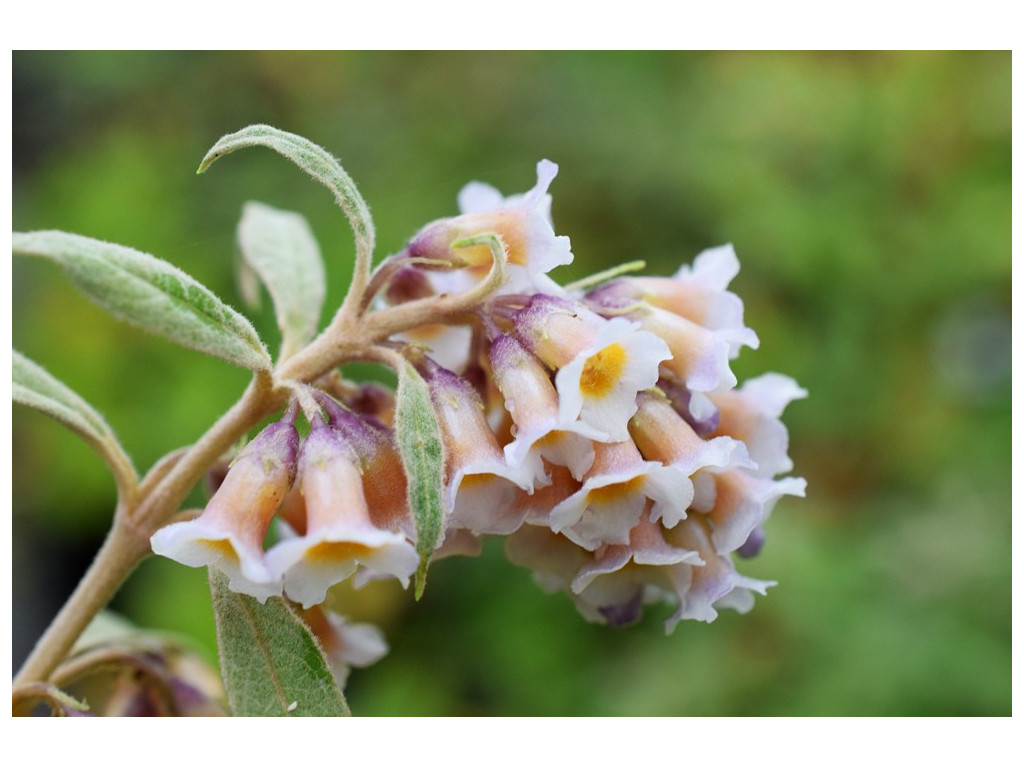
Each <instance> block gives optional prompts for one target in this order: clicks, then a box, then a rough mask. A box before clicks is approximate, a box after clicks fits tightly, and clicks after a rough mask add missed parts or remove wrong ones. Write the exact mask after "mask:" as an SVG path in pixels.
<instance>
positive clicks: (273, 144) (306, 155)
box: [196, 125, 374, 281]
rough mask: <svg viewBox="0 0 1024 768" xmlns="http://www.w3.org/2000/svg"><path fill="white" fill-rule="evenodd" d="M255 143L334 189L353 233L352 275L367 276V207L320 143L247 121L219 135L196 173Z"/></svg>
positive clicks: (369, 240) (369, 252) (370, 250)
mask: <svg viewBox="0 0 1024 768" xmlns="http://www.w3.org/2000/svg"><path fill="white" fill-rule="evenodd" d="M256 146H262V147H267V148H268V149H272V150H274V151H275V152H277V153H278V154H280V155H283V156H284V157H286V158H288V159H289V160H291V161H292V162H293V163H295V164H296V165H297V166H299V168H301V169H302V170H304V171H305V172H306V173H308V174H309V175H310V176H312V177H313V178H314V179H316V181H318V182H320V183H321V184H323V185H324V186H325V187H327V188H328V189H329V190H330V191H331V192H332V193H334V199H335V201H336V202H337V203H338V205H339V206H340V207H341V210H342V211H344V212H345V215H346V216H347V217H348V220H349V224H350V225H351V226H352V231H353V233H354V234H355V238H356V275H357V277H358V279H359V280H360V281H365V280H366V279H368V277H369V271H370V259H371V257H372V255H373V244H374V231H373V219H372V218H371V216H370V209H369V207H368V206H367V205H366V201H365V200H363V196H362V195H360V194H359V190H358V189H356V185H355V182H354V181H352V178H351V177H350V176H349V175H348V174H347V173H346V172H345V169H344V168H342V167H341V163H339V162H338V161H337V159H336V158H334V157H333V156H332V155H331V154H330V153H329V152H327V151H326V150H325V149H324V148H323V147H320V146H318V145H316V144H314V143H313V142H311V141H310V140H309V139H305V138H303V137H302V136H297V135H296V134H294V133H287V132H286V131H282V130H279V129H277V128H274V127H273V126H270V125H250V126H247V127H246V128H243V129H242V130H240V131H236V132H235V133H229V134H228V135H227V136H222V137H221V138H220V139H219V140H218V141H217V143H216V144H214V145H213V146H212V147H211V148H210V151H209V152H207V153H206V157H204V158H203V162H202V163H200V164H199V170H198V171H196V173H204V172H205V171H206V169H207V168H209V167H210V165H212V164H213V162H214V161H215V160H218V159H220V158H221V157H224V155H228V154H231V153H232V152H234V151H236V150H239V149H244V148H245V147H256Z"/></svg>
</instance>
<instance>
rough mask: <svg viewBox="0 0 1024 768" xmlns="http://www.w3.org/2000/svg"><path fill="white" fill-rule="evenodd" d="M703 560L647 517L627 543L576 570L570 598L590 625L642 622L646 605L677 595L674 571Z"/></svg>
mask: <svg viewBox="0 0 1024 768" xmlns="http://www.w3.org/2000/svg"><path fill="white" fill-rule="evenodd" d="M703 562H704V561H703V560H702V559H701V557H700V555H699V554H698V553H697V552H695V551H693V550H691V549H687V548H684V547H678V546H674V545H673V544H670V543H669V542H668V541H666V539H665V535H664V530H663V529H662V528H661V526H659V525H657V524H656V523H652V522H650V521H649V520H648V519H647V518H646V516H645V517H644V518H643V519H642V520H641V521H640V523H639V524H638V525H637V526H636V528H634V529H633V531H632V533H631V535H630V540H629V543H628V545H626V546H609V547H605V548H604V549H602V550H601V551H600V552H598V553H597V555H596V557H595V559H594V560H593V561H592V562H590V563H588V564H587V565H584V566H583V567H582V568H581V569H580V570H579V571H578V572H577V574H576V577H575V578H574V579H573V581H572V584H571V586H570V589H571V594H572V597H573V600H574V602H575V603H576V607H577V608H578V609H579V611H580V613H582V614H583V616H584V617H586V618H587V619H589V620H590V621H597V622H601V623H607V624H611V625H612V626H624V625H626V624H632V623H633V622H635V621H637V620H639V619H640V615H641V612H642V609H643V605H644V603H649V602H654V601H656V600H660V599H662V598H663V597H665V596H667V595H669V594H671V593H672V585H673V583H674V582H673V573H674V572H675V571H677V570H679V569H680V568H682V569H688V568H691V567H694V566H700V565H701V564H702V563H703Z"/></svg>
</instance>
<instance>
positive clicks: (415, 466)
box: [395, 361, 444, 599]
mask: <svg viewBox="0 0 1024 768" xmlns="http://www.w3.org/2000/svg"><path fill="white" fill-rule="evenodd" d="M395 399H396V402H395V433H396V434H397V435H398V447H399V450H400V451H401V454H402V462H403V464H404V466H405V473H406V476H407V477H408V483H409V506H410V507H411V508H412V514H413V520H414V522H415V524H416V551H417V552H418V553H419V556H420V566H419V569H418V570H417V571H416V598H417V599H419V598H420V596H421V595H422V594H423V589H424V587H425V585H426V579H427V566H428V564H429V562H430V556H431V555H432V554H433V552H434V550H435V549H436V548H437V545H438V543H439V539H440V538H441V533H442V524H443V522H444V443H443V442H442V440H441V428H440V426H438V423H437V415H436V414H435V412H434V406H433V403H432V402H431V398H430V388H429V387H428V386H427V383H426V382H425V381H424V380H423V377H422V376H420V374H419V373H418V372H417V371H416V369H415V368H413V367H412V365H411V364H410V363H409V362H408V361H403V363H402V366H401V367H400V369H399V370H398V392H397V394H396V398H395Z"/></svg>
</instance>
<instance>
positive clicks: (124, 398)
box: [13, 52, 1011, 715]
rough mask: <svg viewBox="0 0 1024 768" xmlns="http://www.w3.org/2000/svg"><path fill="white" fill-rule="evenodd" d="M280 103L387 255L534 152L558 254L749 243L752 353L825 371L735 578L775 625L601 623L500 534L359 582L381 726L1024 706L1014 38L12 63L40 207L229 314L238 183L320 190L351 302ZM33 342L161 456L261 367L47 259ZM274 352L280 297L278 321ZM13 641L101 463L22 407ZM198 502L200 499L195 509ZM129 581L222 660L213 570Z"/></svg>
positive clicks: (988, 710)
mask: <svg viewBox="0 0 1024 768" xmlns="http://www.w3.org/2000/svg"><path fill="white" fill-rule="evenodd" d="M255 122H268V123H272V124H274V125H276V126H278V127H280V128H283V129H285V130H288V131H292V132H296V133H300V134H303V135H305V136H307V137H309V138H310V139H312V140H313V141H315V142H317V143H319V144H321V145H322V146H324V147H326V148H328V149H329V150H330V151H331V152H332V153H334V154H335V155H337V156H339V157H340V158H341V159H342V161H343V163H344V165H345V167H346V169H347V170H348V171H349V172H350V174H351V175H352V176H353V178H354V179H355V180H356V182H357V183H358V184H359V186H360V189H361V191H362V192H363V194H364V196H365V197H366V199H367V200H368V201H369V203H370V205H371V207H372V209H373V213H374V217H375V221H376V224H377V228H378V233H379V250H378V255H379V256H381V255H384V254H386V253H389V252H393V251H395V250H397V249H398V248H400V247H401V245H402V244H403V242H404V240H405V239H406V238H407V237H408V236H409V235H411V234H412V233H413V232H414V231H415V230H416V229H418V228H419V227H420V226H421V225H422V224H423V223H425V222H427V221H429V220H431V219H433V218H437V217H440V216H444V215H450V214H453V213H454V212H455V211H456V208H455V195H456V193H457V192H458V190H459V189H460V187H461V186H462V185H463V184H464V183H465V182H467V181H469V180H471V179H479V180H483V181H487V182H490V183H492V184H494V185H495V186H497V187H498V188H499V189H501V190H502V191H503V192H505V193H512V192H521V191H524V190H526V189H528V188H529V187H531V186H532V185H533V183H534V179H535V176H534V165H535V163H536V162H537V161H538V160H539V159H541V158H544V157H547V158H550V159H552V160H554V161H556V162H557V163H559V165H560V174H559V177H558V179H557V180H556V181H555V182H554V184H553V186H552V193H553V197H554V208H553V213H554V219H555V225H556V230H557V231H558V232H559V233H560V234H565V235H568V236H569V237H570V238H571V240H572V244H573V251H574V253H575V255H576V263H575V264H574V265H573V266H572V267H571V268H568V269H565V270H563V271H562V273H557V274H556V276H557V277H559V278H560V279H562V280H563V281H564V280H568V279H572V278H576V277H579V276H582V275H584V274H587V273H590V272H593V271H597V270H599V269H603V268H606V267H609V266H611V265H614V264H617V263H619V262H622V261H625V260H631V259H637V258H642V259H646V260H647V262H648V265H649V269H648V271H649V272H650V273H661V274H665V273H670V272H671V271H674V270H675V269H676V268H677V267H678V265H679V264H680V263H682V262H684V261H689V260H690V259H692V257H693V256H694V255H695V254H696V253H697V252H698V251H700V250H701V249H703V248H705V247H708V246H712V245H716V244H720V243H723V242H727V241H731V242H733V243H734V244H735V246H736V250H737V253H738V254H739V256H740V260H741V263H742V271H741V273H740V275H739V277H738V278H737V279H736V280H735V281H734V283H733V286H732V287H733V289H734V290H735V291H736V292H737V293H739V295H740V296H741V297H743V299H744V300H745V302H746V319H747V323H748V325H750V326H751V327H753V328H754V329H755V330H756V331H757V333H758V334H759V335H760V338H761V348H760V349H759V350H757V351H751V350H745V351H744V353H743V354H742V356H741V357H740V358H739V360H737V361H736V362H735V366H734V369H735V370H736V371H737V373H738V374H739V375H740V378H741V379H742V378H744V377H746V376H751V375H756V374H759V373H761V372H764V371H770V370H778V371H781V372H784V373H787V374H790V375H792V376H794V377H795V378H796V379H797V380H798V381H799V382H800V383H801V384H802V385H803V386H805V387H806V388H807V389H809V390H810V393H811V394H810V398H809V399H808V400H806V401H799V402H797V403H794V404H793V405H792V406H791V407H790V410H789V411H788V412H787V415H786V422H787V424H788V425H789V427H790V432H791V443H792V450H791V453H792V455H793V457H794V460H795V462H796V473H797V474H799V475H803V476H805V477H806V478H807V480H808V496H807V498H806V499H805V500H801V499H791V498H784V499H783V500H782V501H781V502H780V504H779V505H778V507H777V508H776V511H775V513H774V514H773V516H772V519H771V521H770V522H769V524H768V526H767V532H768V544H767V546H766V547H765V549H764V552H763V554H762V555H761V556H760V557H759V558H758V559H756V560H754V561H751V562H749V563H746V564H744V565H745V567H744V568H743V570H744V572H746V573H748V574H749V575H751V576H754V577H758V578H769V579H777V580H778V581H779V586H778V587H776V588H774V589H772V590H771V591H770V592H769V594H768V596H767V597H766V598H760V599H759V600H758V603H757V606H756V607H755V609H754V610H753V612H752V613H750V614H748V615H747V616H739V615H736V614H735V613H732V612H725V613H723V614H722V615H721V616H720V618H719V619H718V621H716V622H715V623H713V624H711V625H706V624H697V623H693V622H687V623H683V624H681V625H680V626H679V627H678V628H677V630H676V631H675V633H674V634H673V635H671V636H668V637H666V636H665V635H664V634H663V631H662V625H661V622H662V620H663V619H664V618H665V615H666V611H665V610H659V609H656V608H651V609H649V610H648V611H647V615H646V617H645V619H644V621H643V622H642V623H641V624H640V625H638V626H635V627H632V628H628V629H625V630H613V629H609V628H607V627H599V626H591V625H588V624H587V623H585V622H584V621H583V620H582V619H581V618H580V617H579V616H578V615H577V614H576V612H575V610H574V609H573V607H572V605H571V603H570V601H569V600H568V598H566V597H565V596H564V595H547V594H544V593H542V592H541V591H540V589H539V588H537V587H536V586H535V585H534V584H533V583H532V581H531V577H530V574H529V573H528V572H526V571H525V570H521V569H518V568H516V567H515V566H512V565H510V564H509V563H508V562H507V561H506V560H505V559H504V557H503V553H502V549H501V544H500V542H491V545H490V546H488V547H487V549H486V551H485V553H484V556H483V557H481V558H480V559H459V560H447V561H443V562H441V563H439V564H437V565H436V566H435V567H434V569H433V570H432V574H431V583H430V585H429V588H428V590H427V593H426V595H425V597H424V599H423V600H422V601H421V602H420V603H414V602H413V601H412V599H411V597H410V596H408V595H405V594H404V593H401V592H400V591H399V590H397V589H391V588H383V589H375V590H372V591H364V592H362V593H352V594H348V595H343V596H342V602H345V603H347V604H348V605H349V606H350V612H351V613H352V614H353V615H354V616H356V617H358V618H362V619H371V620H375V621H378V622H379V623H380V624H381V625H382V626H383V627H384V629H385V631H386V633H387V636H388V639H389V642H390V643H391V646H392V651H391V654H390V655H389V656H388V657H387V658H386V659H384V660H383V661H382V662H380V663H378V664H377V665H376V666H375V667H372V668H369V669H366V670H356V671H355V672H354V673H353V675H352V677H351V680H350V684H349V688H348V696H349V699H350V703H351V705H352V708H353V710H354V712H355V713H356V714H362V715H384V714H392V715H411V714H424V715H427V714H429V715H467V714H488V715H624V714H631V715H840V714H844V715H897V714H899V715H1008V714H1010V708H1011V693H1010V670H1011V610H1010V608H1011V606H1010V594H1011V592H1010V580H1011V578H1010V577H1011V548H1010V530H1011V523H1010V486H1011V481H1010V413H1011V410H1010V409H1011V395H1010V383H1011V371H1010V304H1011V289H1010V235H1011V219H1010V191H1011V176H1010V159H1011V115H1010V54H1009V53H867V54H843V53H818V54H797V53H792V54H790V53H784V54H764V53H751V54H737V53H700V54H696V53H671V54H664V53H636V54H633V53H628V54H627V53H593V54H576V53H570V54H547V53H496V54H487V53H484V54H472V53H439V54H433V53H314V52H309V53H245V52H240V53H35V52H15V53H14V55H13V163H14V166H13V167H14V178H13V198H14V203H13V219H14V228H15V229H16V230H31V229H44V228H45V229H50V228H54V229H64V230H69V231H73V232H78V233H81V234H85V235H89V236H92V237H96V238H101V239H105V240H110V241H114V242H119V243H124V244H126V245H131V246H133V247H136V248H138V249H141V250H144V251H148V252H150V253H153V254H155V255H158V256H160V257H162V258H165V259H167V260H169V261H171V262H173V263H175V264H177V265H178V266H180V267H182V268H183V269H185V270H186V271H188V272H189V273H191V274H192V275H194V276H196V277H197V278H198V279H199V280H201V281H202V282H204V283H205V284H206V285H208V286H209V287H211V288H212V289H213V290H214V291H215V292H217V293H218V294H219V295H220V296H222V297H224V298H225V299H226V300H228V301H229V302H231V303H233V304H234V305H236V306H240V300H239V298H238V293H237V290H236V289H235V287H234V283H233V277H232V260H233V235H234V226H235V223H236V221H237V218H238V216H239V213H240V211H241V206H242V203H243V202H244V201H245V200H248V199H256V200H261V201H264V202H267V203H270V204H272V205H276V206H279V207H283V208H290V209H294V210H298V211H301V212H303V213H304V214H305V215H306V216H307V217H308V218H309V219H310V221H311V223H312V226H313V228H314V231H315V232H316V234H317V237H318V239H319V241H320V244H321V247H322V249H323V253H324V257H325V261H326V263H327V268H328V276H329V282H330V285H329V289H328V305H329V306H331V307H333V306H336V305H337V303H338V302H339V301H340V299H341V297H342V296H343V294H344V289H345V283H346V280H347V277H348V274H349V269H350V263H351V255H352V244H351V237H350V235H349V233H348V230H347V227H346V223H345V220H344V217H343V216H342V215H341V214H340V212H338V211H337V210H336V209H335V208H334V207H333V204H332V201H331V199H330V195H329V194H328V193H327V192H326V191H325V190H323V189H322V188H320V187H318V186H317V185H316V184H314V183H313V182H311V181H309V180H308V179H307V178H306V177H304V175H303V174H302V173H301V172H300V171H298V170H296V169H294V168H293V167H291V166H290V165H289V164H288V163H287V162H286V161H284V160H283V159H281V158H280V157H278V156H276V155H274V154H273V153H271V152H268V151H266V150H252V151H249V152H245V153H241V154H239V155H236V156H233V157H231V158H230V159H228V160H226V161H224V162H223V163H222V164H218V165H217V166H215V168H214V169H212V170H211V171H210V173H208V174H207V175H205V176H202V177H196V176H195V175H194V171H195V168H196V166H197V165H198V162H199V160H200V159H201V158H202V156H203V154H204V153H205V151H206V149H207V148H208V147H209V146H210V145H211V144H212V143H213V142H214V141H216V139H217V138H219V137H220V136H221V135H222V134H224V133H228V132H231V131H234V130H237V129H238V128H241V127H242V126H244V125H247V124H249V123H255ZM13 279H14V286H15V290H14V292H13V293H14V295H13V320H14V330H13V340H14V345H15V347H16V348H18V349H19V350H21V351H22V352H24V353H25V354H27V355H28V356H29V357H31V358H33V359H35V360H36V361H38V362H40V363H41V364H43V365H44V366H46V367H47V368H48V369H49V370H50V371H51V372H52V373H53V374H55V375H56V376H58V377H60V378H61V379H63V380H64V381H65V382H66V383H68V384H69V385H70V386H72V387H73V388H74V389H75V390H77V391H78V392H79V393H80V394H82V395H83V396H84V397H86V398H87V399H88V400H89V401H90V402H92V403H93V404H94V405H95V406H96V407H97V408H99V409H100V410H101V411H102V412H103V413H104V414H106V416H107V417H108V420H109V421H110V423H111V424H112V425H113V426H114V428H115V430H116V431H117V432H118V433H119V435H120V436H121V438H122V440H123V442H124V444H125V445H126V447H127V449H128V451H129V453H130V454H131V455H132V456H133V458H134V459H135V461H136V464H137V466H139V467H140V468H142V469H145V468H148V467H149V466H150V465H151V464H152V463H153V461H155V460H156V459H157V458H158V457H159V456H161V455H162V454H163V453H165V452H167V451H169V450H171V449H173V448H176V447H178V446H180V445H184V444H186V443H189V442H191V441H193V440H195V439H196V437H197V436H198V435H200V434H201V433H202V431H203V430H204V429H205V428H206V427H207V426H208V425H209V424H210V423H212V421H213V420H214V419H215V418H216V417H217V415H218V414H219V413H220V412H221V411H222V410H223V409H224V408H226V407H227V406H228V405H229V404H230V403H231V402H233V400H234V399H235V398H236V397H237V396H238V395H239V393H240V392H241V390H242V389H243V387H244V385H245V382H246V380H247V375H246V374H245V373H244V372H243V371H240V370H236V369H232V368H231V367H230V366H227V365H226V364H223V363H220V362H218V361H216V360H213V359H210V358H204V357H202V356H201V355H198V354H196V353H192V352H189V351H186V350H183V349H178V348H177V347H175V346H173V345H172V344H170V343H167V342H165V341H162V340H159V339H154V338H151V337H147V336H145V335H144V334H142V333H140V332H138V331H136V330H135V329H133V328H130V327H127V326H125V325H122V324H119V323H117V322H116V321H114V320H112V319H110V318H108V317H107V316H105V315H104V314H103V313H102V312H101V311H100V310H98V309H97V308H96V307H94V306H93V305H91V304H90V303H89V302H88V301H87V300H86V299H84V298H83V297H82V296H81V295H79V294H78V293H76V292H75V290H74V289H72V288H71V287H70V286H69V284H68V283H67V281H66V280H65V279H64V278H63V276H62V275H61V274H60V273H59V272H58V271H57V270H56V269H55V268H53V267H51V266H50V265H47V264H43V263H35V262H31V263H30V262H26V261H23V260H17V261H15V263H14V266H13ZM253 317H254V320H255V322H256V323H257V325H258V327H259V328H260V329H261V330H262V331H263V332H265V334H266V337H267V338H268V339H269V340H270V341H271V345H272V347H273V346H275V345H276V339H275V333H274V331H273V317H272V314H271V312H270V309H269V307H268V306H265V307H264V308H263V309H262V310H261V311H260V312H258V313H256V314H255V315H253ZM13 426H14V466H13V469H14V473H13V474H14V492H13V496H14V500H13V501H14V516H13V533H14V563H13V594H14V633H15V637H14V656H15V658H14V663H15V667H17V665H18V664H19V663H20V661H21V659H22V658H23V656H24V655H25V653H26V652H27V650H28V648H29V647H30V645H31V643H32V642H33V641H34V639H35V637H37V636H38V634H39V633H40V632H41V631H42V629H43V627H44V626H45V624H46V622H48V620H49V618H50V617H51V615H52V614H53V612H54V611H55V610H56V607H57V606H58V605H59V604H60V603H61V602H62V601H63V599H64V598H65V596H66V594H67V593H68V592H69V591H70V589H71V587H72V585H73V583H74V582H75V581H77V579H78V577H79V576H80V575H81V573H82V572H83V571H84V569H85V567H86V566H87V564H88V561H89V559H90V558H91V555H92V553H93V552H94V551H95V548H96V547H97V546H98V544H99V542H100V540H101V538H102V536H103V533H104V532H105V530H106V527H107V525H108V523H109V520H110V510H111V507H112V503H113V485H112V483H111V481H110V480H109V478H108V477H107V476H106V475H105V474H104V472H103V470H102V464H101V463H100V461H99V460H98V459H97V458H95V457H94V456H93V455H92V454H91V453H90V451H89V450H88V449H87V448H86V447H85V446H84V445H83V444H81V443H80V442H79V441H78V440H77V438H75V437H74V436H72V435H70V434H67V433H65V432H64V431H63V430H61V429H60V428H59V427H57V426H56V425H55V424H53V423H52V422H50V421H49V420H47V419H46V418H45V417H43V416H40V415H37V414H35V413H31V412H28V411H26V410H24V409H21V408H17V409H15V412H14V424H13ZM198 498H199V497H198V496H196V499H197V500H198ZM115 607H116V608H117V609H118V610H119V611H121V612H123V613H124V614H126V615H127V616H129V617H130V618H132V619H133V620H134V621H136V622H137V623H139V624H140V625H143V626H146V627H159V628H168V629H173V630H176V631H180V632H183V633H185V634H188V635H190V636H192V637H194V638H196V639H197V641H198V642H199V644H200V647H201V648H202V649H203V652H204V653H206V654H207V655H208V656H209V657H210V658H213V656H214V654H215V651H214V647H213V621H212V616H211V612H210V607H209V598H208V592H207V589H206V582H205V574H204V572H200V571H197V570H193V569H187V568H185V567H182V566H178V565H176V564H174V563H170V562H165V561H158V560H156V559H153V560H151V561H147V562H146V563H144V564H143V566H142V567H141V568H140V569H139V570H138V571H137V572H136V574H135V575H134V576H133V577H132V579H131V580H130V582H129V583H128V584H127V585H126V586H125V588H124V589H123V591H122V592H121V593H120V594H119V596H118V597H117V599H116V602H115Z"/></svg>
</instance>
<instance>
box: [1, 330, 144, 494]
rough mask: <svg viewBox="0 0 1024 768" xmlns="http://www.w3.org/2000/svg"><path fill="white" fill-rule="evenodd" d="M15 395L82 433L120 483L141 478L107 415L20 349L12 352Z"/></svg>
mask: <svg viewBox="0 0 1024 768" xmlns="http://www.w3.org/2000/svg"><path fill="white" fill-rule="evenodd" d="M11 355H12V364H11V370H12V375H13V382H12V388H11V393H12V399H13V400H14V402H16V403H19V404H21V405H26V406H28V407H29V408H34V409H35V410H37V411H42V412H43V413H45V414H46V415H48V416H50V417H52V418H54V419H56V420H57V421H59V422H60V423H61V424H63V425H64V426H66V427H68V428H69V429H71V430H72V431H74V432H76V433H78V435H79V436H81V437H82V438H83V439H85V441H86V442H87V443H89V445H91V446H92V447H93V448H94V449H95V450H96V451H97V452H98V453H99V454H100V456H101V457H102V458H103V460H104V461H105V462H106V463H107V465H108V466H109V467H110V468H111V470H112V471H113V472H114V474H115V477H116V479H117V482H118V484H119V486H120V487H122V488H125V489H126V488H128V487H130V486H132V485H134V483H135V482H136V481H137V475H136V473H135V469H134V467H133V466H132V463H131V460H130V459H129V458H128V456H127V454H125V452H124V449H123V448H122V447H121V444H120V443H119V442H118V441H117V437H116V436H115V435H114V431H113V430H112V429H111V428H110V427H109V426H108V425H107V422H106V421H104V419H103V417H102V416H101V415H100V414H99V412H98V411H96V409H95V408H93V407H92V406H91V405H89V404H88V403H87V402H86V401H85V400H83V399H82V398H81V397H80V396H79V395H78V394H77V393H76V392H75V391H74V390H72V389H71V388H70V387H68V386H67V385H65V384H64V383H63V382H61V381H59V380H58V379H56V378H55V377H54V376H52V375H51V374H50V373H48V372H47V371H46V369H45V368H43V367H42V366H41V365H39V364H38V363H35V362H33V361H32V360H30V359H29V358H27V357H25V356H24V355H23V354H21V353H20V352H18V351H17V350H13V351H12V353H11Z"/></svg>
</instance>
